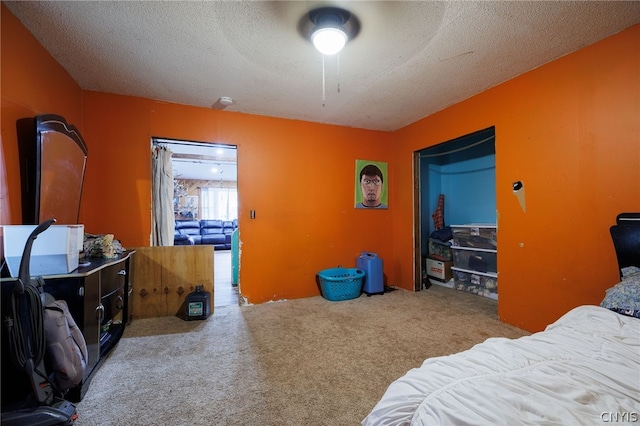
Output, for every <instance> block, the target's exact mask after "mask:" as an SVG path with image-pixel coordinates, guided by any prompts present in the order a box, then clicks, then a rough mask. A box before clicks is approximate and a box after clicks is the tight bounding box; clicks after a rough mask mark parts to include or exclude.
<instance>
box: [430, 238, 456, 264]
mask: <svg viewBox="0 0 640 426" xmlns="http://www.w3.org/2000/svg"><path fill="white" fill-rule="evenodd" d="M429 255H430V256H431V257H432V258H434V259H439V260H442V261H444V262H448V261H451V260H453V254H451V244H450V243H445V242H444V241H440V240H436V239H435V238H429Z"/></svg>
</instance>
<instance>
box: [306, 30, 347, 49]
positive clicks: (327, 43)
mask: <svg viewBox="0 0 640 426" xmlns="http://www.w3.org/2000/svg"><path fill="white" fill-rule="evenodd" d="M347 39H348V37H347V33H345V32H344V31H343V30H341V29H339V28H332V27H324V28H318V29H316V30H314V31H313V33H312V34H311V42H312V43H313V45H314V46H315V47H316V49H318V50H319V51H320V52H321V53H323V54H325V55H334V54H336V53H338V52H339V51H341V50H342V48H343V47H344V46H345V44H347Z"/></svg>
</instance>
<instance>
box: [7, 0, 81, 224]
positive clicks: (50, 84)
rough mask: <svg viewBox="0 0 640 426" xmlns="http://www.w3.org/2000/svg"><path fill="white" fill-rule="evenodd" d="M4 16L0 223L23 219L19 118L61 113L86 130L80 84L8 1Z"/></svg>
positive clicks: (10, 222)
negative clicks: (18, 135) (29, 30)
mask: <svg viewBox="0 0 640 426" xmlns="http://www.w3.org/2000/svg"><path fill="white" fill-rule="evenodd" d="M0 19H1V25H0V28H1V29H2V37H1V39H0V43H1V44H0V47H1V49H0V63H1V65H2V72H1V73H0V75H1V76H2V82H1V86H0V89H1V93H2V104H1V106H2V110H1V111H2V113H1V114H0V123H1V124H2V129H1V137H2V148H1V149H0V224H21V223H22V209H21V207H20V206H21V197H20V184H19V182H20V169H19V162H18V145H17V135H16V120H18V119H19V118H23V117H31V116H34V115H38V114H46V113H56V114H60V115H62V116H64V117H65V118H66V119H67V120H68V121H69V122H70V123H73V124H75V125H76V127H77V128H78V129H79V130H80V131H82V121H81V118H82V115H81V103H80V99H81V97H80V96H81V90H80V87H79V86H78V85H77V84H76V83H75V82H74V81H73V79H72V78H71V77H70V76H69V74H67V72H66V71H65V70H64V69H63V68H62V67H61V66H60V65H59V64H58V63H57V62H56V61H55V60H54V59H53V57H52V56H51V55H50V54H49V53H48V52H47V51H46V50H45V49H44V48H43V47H42V45H41V44H40V43H38V41H37V40H36V39H35V38H33V36H32V35H31V33H29V32H28V31H27V30H26V29H25V28H24V26H23V25H22V24H21V23H20V21H18V20H17V19H16V17H15V16H13V14H12V13H11V12H10V11H9V9H7V7H6V6H5V5H4V3H3V4H2V6H1V7H0ZM14 183H15V184H14Z"/></svg>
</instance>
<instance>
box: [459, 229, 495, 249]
mask: <svg viewBox="0 0 640 426" xmlns="http://www.w3.org/2000/svg"><path fill="white" fill-rule="evenodd" d="M496 231H497V230H496V225H493V224H487V225H480V224H470V225H451V232H452V233H453V245H454V246H459V247H470V248H482V249H491V250H495V249H496V248H497V247H498V239H497V232H496Z"/></svg>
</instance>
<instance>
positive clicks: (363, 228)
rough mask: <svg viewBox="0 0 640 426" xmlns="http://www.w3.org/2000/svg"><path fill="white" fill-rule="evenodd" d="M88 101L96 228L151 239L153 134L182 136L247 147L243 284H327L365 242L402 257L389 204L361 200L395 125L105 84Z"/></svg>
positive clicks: (386, 153) (252, 294) (304, 288)
mask: <svg viewBox="0 0 640 426" xmlns="http://www.w3.org/2000/svg"><path fill="white" fill-rule="evenodd" d="M83 102H84V121H85V132H84V138H85V140H86V141H87V145H88V148H89V159H88V162H87V181H86V192H85V197H84V200H83V201H84V206H85V226H86V227H87V229H88V231H89V232H98V233H103V232H112V233H114V234H115V235H116V237H117V238H120V239H121V241H122V242H123V244H124V245H125V246H147V245H149V241H150V233H151V151H150V144H151V137H153V136H158V137H165V138H182V139H187V140H194V141H201V142H219V143H226V144H231V145H236V146H237V147H238V176H239V178H238V193H239V217H238V219H239V228H240V240H241V244H242V245H241V250H242V254H241V268H240V291H241V293H242V295H243V296H244V297H245V298H246V299H247V301H248V302H249V303H262V302H265V301H269V300H280V299H292V298H300V297H307V296H312V295H317V294H319V292H318V288H317V285H316V282H315V275H316V273H317V272H318V271H319V270H321V269H324V268H328V267H334V266H337V265H343V266H355V259H356V257H357V256H358V254H359V253H360V252H361V251H363V250H368V251H374V252H377V253H379V254H380V256H381V257H382V258H383V259H385V258H387V259H391V258H392V254H393V251H392V246H391V235H392V233H393V226H392V223H391V220H390V219H391V213H390V211H362V210H356V209H355V208H354V207H353V205H354V187H353V176H354V173H355V160H356V159H357V158H364V159H370V160H380V161H389V157H390V152H391V144H390V139H391V135H390V134H388V133H384V132H374V131H365V130H358V129H351V128H345V127H338V126H327V125H321V124H313V123H307V122H301V121H294V120H284V119H277V118H269V117H261V116H253V115H245V114H238V113H230V112H222V111H215V110H212V109H208V108H196V107H189V106H183V105H176V104H169V103H164V102H157V101H152V100H147V99H140V98H132V97H125V96H117V95H109V94H104V93H97V92H85V93H84V97H83ZM250 210H255V211H256V219H253V220H252V219H250V218H249V212H250ZM388 275H389V274H388ZM389 280H390V282H392V283H395V281H394V279H393V277H392V276H391V275H389Z"/></svg>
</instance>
